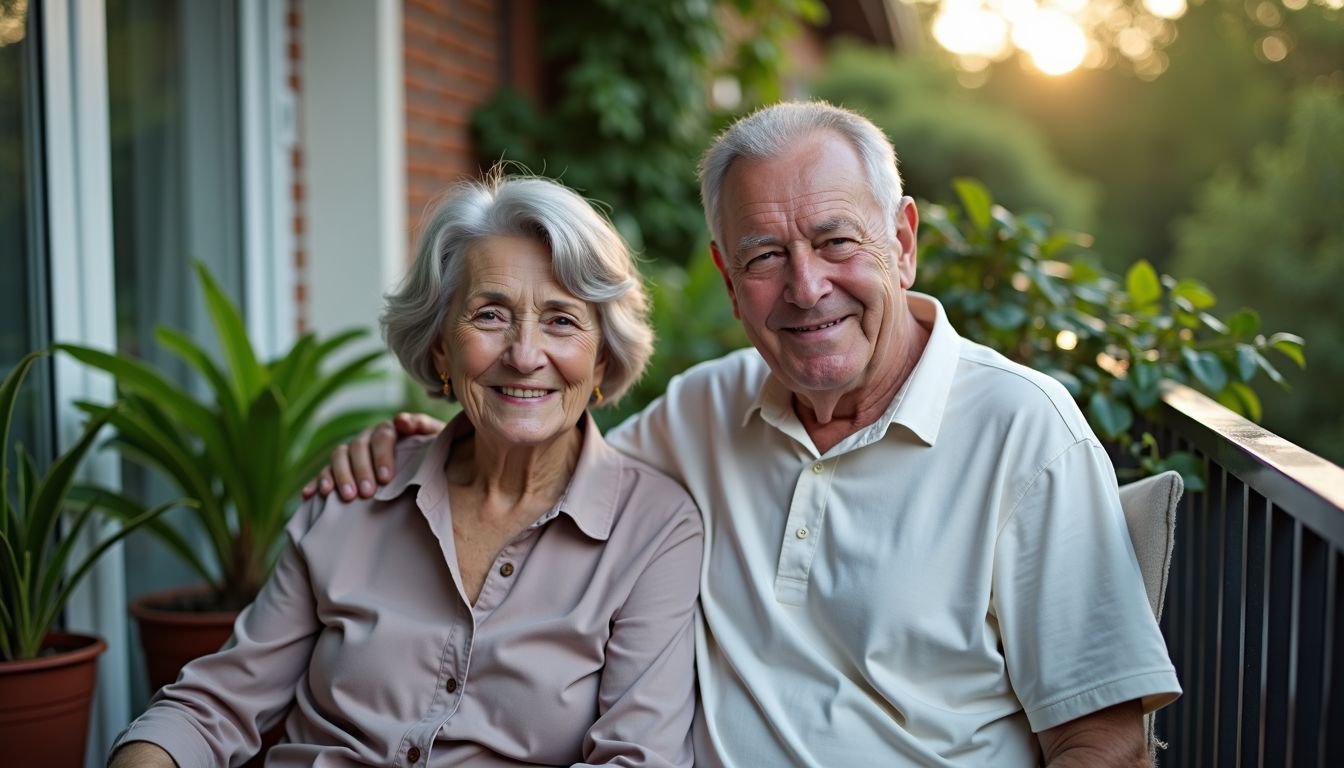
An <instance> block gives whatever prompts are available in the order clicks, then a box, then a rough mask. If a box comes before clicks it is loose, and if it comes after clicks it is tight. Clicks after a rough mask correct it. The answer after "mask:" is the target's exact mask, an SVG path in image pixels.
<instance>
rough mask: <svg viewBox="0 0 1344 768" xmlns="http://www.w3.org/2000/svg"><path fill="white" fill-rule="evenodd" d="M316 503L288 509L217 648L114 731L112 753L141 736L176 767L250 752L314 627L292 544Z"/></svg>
mask: <svg viewBox="0 0 1344 768" xmlns="http://www.w3.org/2000/svg"><path fill="white" fill-rule="evenodd" d="M323 503H324V501H323V500H322V499H320V498H314V499H310V500H309V501H308V502H305V503H304V504H303V505H302V506H301V507H300V508H299V510H298V511H297V512H295V514H294V516H293V518H292V519H291V520H290V522H289V525H288V526H287V527H286V529H285V533H286V539H287V540H286V543H285V548H284V551H283V552H282V554H281V556H280V558H279V561H278V562H277V563H276V566H275V570H274V571H273V572H272V573H271V576H270V578H269V579H267V581H266V584H265V585H264V586H263V587H262V589H261V592H260V593H259V594H258V595H257V598H256V600H255V601H254V602H253V603H252V604H251V605H249V606H248V607H247V608H245V609H244V610H243V611H242V613H240V614H239V615H238V618H237V620H236V621H235V622H234V625H233V636H232V637H231V638H230V639H229V642H228V643H226V644H225V646H224V648H223V649H222V650H220V651H219V652H218V653H214V654H211V655H209V656H203V657H201V658H199V659H196V660H195V661H193V662H191V663H190V664H188V665H187V666H186V667H184V668H183V670H182V674H181V675H179V676H178V679H177V682H175V683H173V684H172V685H167V686H164V687H163V689H162V690H160V691H159V692H158V693H157V694H156V695H155V696H154V699H153V700H152V701H151V702H150V706H149V708H148V709H147V710H146V711H145V713H144V714H142V715H141V716H140V717H138V718H136V719H135V720H133V721H132V722H131V724H130V725H129V726H128V727H127V728H126V730H125V731H123V732H122V733H121V734H120V735H119V736H118V737H117V740H116V742H115V743H114V744H113V748H112V750H111V751H112V752H115V751H116V749H117V748H118V747H120V746H121V745H122V744H126V743H128V742H132V741H148V742H152V743H154V744H157V745H159V746H160V747H163V748H164V749H165V750H166V751H167V752H168V753H169V754H170V755H172V757H173V760H174V761H176V762H177V765H178V768H198V767H199V768H209V767H213V766H221V765H229V764H230V763H231V761H234V760H237V761H238V762H241V759H242V758H246V757H250V756H251V755H253V754H255V753H256V752H257V750H258V749H259V748H260V746H261V734H262V733H264V732H265V731H266V730H268V729H269V728H271V727H273V726H274V725H275V724H276V723H278V722H280V720H281V719H282V718H284V716H285V715H286V714H287V713H288V711H289V708H290V706H291V704H292V702H293V700H294V691H295V686H296V685H297V684H298V681H299V679H300V678H301V677H302V676H303V674H304V672H305V671H306V670H307V668H308V662H309V657H310V656H311V654H312V649H313V644H314V642H315V641H316V638H317V633H318V631H319V630H320V624H319V622H318V620H317V614H316V610H315V607H314V606H315V604H314V597H313V592H312V587H311V582H310V581H309V578H308V568H307V566H306V564H305V563H304V560H303V557H302V555H301V554H300V552H299V549H298V543H299V541H300V540H301V539H302V538H303V536H304V534H305V533H306V532H307V531H308V529H309V527H310V526H311V524H312V521H313V520H314V519H315V518H316V516H317V514H318V512H319V510H320V505H321V504H323Z"/></svg>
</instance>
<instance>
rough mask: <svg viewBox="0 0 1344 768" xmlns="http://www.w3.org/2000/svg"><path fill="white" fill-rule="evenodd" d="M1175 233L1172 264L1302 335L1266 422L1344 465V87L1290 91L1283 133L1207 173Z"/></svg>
mask: <svg viewBox="0 0 1344 768" xmlns="http://www.w3.org/2000/svg"><path fill="white" fill-rule="evenodd" d="M1178 233H1179V238H1178V247H1177V251H1176V262H1175V263H1176V265H1177V267H1178V268H1179V269H1181V270H1182V271H1184V272H1188V273H1191V274H1199V275H1206V276H1207V279H1208V281H1209V283H1210V284H1211V285H1213V286H1215V287H1216V288H1217V289H1218V292H1219V293H1220V294H1223V295H1226V296H1228V297H1231V298H1232V299H1233V300H1234V301H1241V302H1246V301H1254V302H1255V304H1256V306H1258V307H1259V308H1260V310H1261V311H1262V312H1263V314H1264V316H1265V318H1266V320H1267V321H1269V322H1271V323H1274V324H1276V325H1277V324H1285V325H1287V324H1290V323H1291V325H1292V327H1293V328H1297V329H1300V330H1301V331H1302V332H1303V333H1304V334H1305V335H1306V336H1307V337H1308V338H1310V339H1311V343H1312V365H1311V367H1310V368H1309V369H1307V371H1305V372H1297V371H1289V372H1288V379H1289V381H1291V382H1292V383H1293V385H1294V387H1295V388H1294V392H1293V397H1291V398H1284V400H1283V402H1282V403H1276V405H1275V407H1274V408H1273V409H1271V410H1270V411H1268V412H1267V413H1266V418H1265V423H1266V425H1267V426H1268V427H1269V428H1270V429H1272V430H1274V431H1276V432H1279V433H1281V434H1285V435H1291V436H1293V439H1294V440H1298V441H1301V442H1303V443H1304V444H1306V445H1307V446H1310V447H1311V449H1312V450H1314V451H1316V452H1317V453H1320V454H1321V455H1323V456H1326V457H1327V458H1329V459H1331V460H1332V461H1335V462H1337V463H1344V412H1341V410H1340V407H1339V399H1338V386H1339V382H1340V381H1344V324H1342V323H1341V320H1340V318H1341V313H1340V306H1339V302H1340V296H1341V295H1344V88H1338V87H1331V86H1318V87H1315V88H1309V89H1304V90H1302V91H1300V92H1298V93H1297V94H1296V95H1295V97H1294V101H1293V108H1292V116H1291V120H1290V123H1289V129H1288V136H1287V138H1286V140H1285V141H1284V142H1283V143H1282V144H1281V145H1278V146H1269V147H1262V148H1260V149H1259V150H1257V151H1256V152H1255V153H1254V155H1253V157H1252V159H1251V163H1250V169H1249V171H1248V172H1246V173H1237V172H1233V171H1226V172H1224V173H1222V174H1220V175H1218V176H1217V177H1216V178H1214V179H1212V180H1211V181H1210V182H1209V183H1208V184H1207V185H1206V186H1205V187H1204V189H1203V190H1202V192H1201V193H1200V195H1199V196H1198V198H1197V203H1196V208H1195V212H1194V213H1192V214H1191V215H1190V216H1188V217H1186V218H1185V219H1184V220H1183V221H1181V223H1180V225H1179V228H1178Z"/></svg>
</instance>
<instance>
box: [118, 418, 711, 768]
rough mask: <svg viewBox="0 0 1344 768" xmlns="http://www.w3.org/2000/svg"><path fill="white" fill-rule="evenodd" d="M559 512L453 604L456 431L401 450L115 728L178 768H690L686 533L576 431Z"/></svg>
mask: <svg viewBox="0 0 1344 768" xmlns="http://www.w3.org/2000/svg"><path fill="white" fill-rule="evenodd" d="M582 428H583V429H584V430H585V432H586V434H585V439H584V443H583V448H582V451H581V453H580V456H579V460H578V464H577V466H576V468H575V471H574V476H573V478H572V479H571V481H570V484H569V488H568V490H567V491H566V493H565V495H564V497H563V498H562V499H561V500H560V501H559V502H558V503H557V504H556V506H555V507H554V508H553V509H552V510H551V511H550V512H548V513H547V514H546V515H543V516H542V517H541V519H539V520H538V521H537V522H536V523H535V524H534V525H532V526H531V527H529V528H527V529H526V530H524V531H523V532H522V533H521V534H519V535H518V536H517V537H516V538H515V539H513V541H511V542H509V544H508V545H506V546H505V547H504V549H503V550H502V551H500V553H499V556H498V557H497V558H496V560H495V562H494V564H493V565H492V566H491V568H490V572H489V575H488V576H487V578H486V580H485V584H484V586H483V587H482V588H481V591H480V594H479V596H478V597H477V600H476V603H475V605H472V604H470V603H469V602H468V601H467V598H466V596H465V592H464V591H463V589H462V582H461V576H460V574H459V571H458V565H457V557H456V554H455V551H454V546H453V534H452V512H451V510H450V509H449V504H448V484H447V481H446V478H445V474H444V467H445V464H446V462H447V459H448V456H449V453H450V451H451V449H452V444H453V441H454V438H455V437H458V436H461V435H463V434H465V433H466V432H467V431H469V430H470V429H471V425H470V423H469V422H467V421H466V419H464V418H461V417H459V418H458V419H456V420H455V421H454V422H453V423H452V424H450V425H449V427H448V428H447V429H445V430H444V431H443V433H442V434H440V435H439V436H438V437H437V438H434V439H433V440H427V439H422V440H418V441H402V446H400V447H399V449H398V454H399V455H398V456H397V466H398V467H400V468H401V471H400V472H399V473H398V476H397V477H396V478H395V479H394V480H393V481H392V482H391V483H390V484H388V485H387V486H385V487H384V488H382V489H381V490H380V491H379V492H378V494H377V495H376V496H375V497H374V498H372V499H357V500H354V501H350V502H345V501H341V500H340V499H339V498H338V497H336V496H335V495H332V496H330V497H328V498H327V499H325V500H324V499H320V498H315V499H312V500H310V501H308V502H306V503H305V504H304V505H303V506H301V507H300V508H299V510H298V511H297V512H296V513H295V515H294V517H293V519H292V520H291V521H290V523H289V526H288V529H287V534H288V540H287V542H286V546H285V550H284V552H283V553H282V555H281V557H280V559H279V562H278V564H277V566H276V569H275V572H274V574H273V575H272V576H271V578H270V580H269V581H268V582H267V583H266V586H265V587H264V588H263V589H262V591H261V594H260V595H258V596H257V599H256V602H254V603H253V604H252V605H251V606H250V607H248V608H247V609H246V610H245V611H243V612H242V614H240V615H239V617H238V620H237V622H236V623H235V625H234V636H233V639H232V640H231V641H230V643H229V645H227V646H225V649H224V650H222V651H220V652H219V653H217V654H214V655H212V656H207V657H205V658H202V659H198V660H197V661H195V662H193V663H192V664H190V665H189V666H187V668H186V669H185V670H184V671H183V673H182V675H181V677H180V678H179V679H178V681H177V682H176V683H174V684H173V685H170V686H167V687H165V688H164V689H163V690H162V691H161V692H160V693H159V694H158V695H157V696H156V697H155V699H154V701H153V704H152V706H151V707H150V708H149V709H148V710H147V711H146V712H145V713H144V714H143V715H141V716H140V717H139V718H137V719H136V720H135V721H134V722H132V723H131V725H130V726H129V727H128V728H127V729H126V731H125V732H123V733H122V735H121V736H120V737H119V739H118V745H120V744H123V743H126V742H130V741H151V742H154V743H156V744H158V745H160V746H162V747H163V748H164V749H166V750H167V751H168V752H169V753H170V754H172V756H173V758H174V759H175V760H176V761H177V763H178V765H179V766H180V767H181V768H196V767H197V766H201V767H204V766H222V765H227V764H229V763H230V762H232V763H235V764H236V763H238V762H241V761H242V759H243V758H245V757H247V756H248V755H250V754H251V753H253V752H254V751H255V750H256V748H257V744H258V742H259V733H261V732H263V731H264V730H265V729H266V728H268V727H269V726H270V725H272V724H273V723H275V722H277V721H278V720H279V719H280V718H281V717H285V716H286V713H287V719H286V720H285V730H286V736H287V740H288V741H290V742H295V743H283V744H280V745H278V746H276V747H274V748H272V749H271V751H270V753H269V755H268V760H267V763H266V764H267V765H268V766H271V767H272V768H288V767H289V766H295V767H297V766H350V765H382V766H415V768H423V767H424V766H517V765H535V764H543V765H572V764H580V765H586V764H614V765H627V766H686V765H690V764H691V761H692V754H691V743H690V735H689V733H690V725H691V715H692V710H693V708H694V704H695V692H694V685H695V673H694V668H693V663H694V662H693V647H694V637H693V624H692V619H693V613H694V610H695V597H696V586H697V583H698V579H699V574H700V559H701V549H702V537H703V534H702V528H701V521H700V514H699V512H698V511H697V509H696V508H695V506H694V504H693V503H692V502H691V500H690V498H689V497H688V496H687V494H686V492H685V491H684V490H683V489H682V488H681V487H680V486H679V485H677V484H676V483H675V482H673V481H672V480H670V479H668V478H667V477H666V476H664V475H662V474H660V473H658V472H656V471H655V470H653V469H650V468H649V467H647V466H646V465H644V464H641V463H639V462H637V461H635V460H633V459H630V458H627V457H624V456H622V455H621V454H619V453H617V452H616V451H615V450H614V449H612V448H610V447H609V446H608V445H607V444H606V442H605V441H604V440H603V439H602V437H601V435H600V434H599V432H598V429H597V427H596V425H594V424H593V423H592V420H591V418H589V417H585V420H584V424H583V426H582Z"/></svg>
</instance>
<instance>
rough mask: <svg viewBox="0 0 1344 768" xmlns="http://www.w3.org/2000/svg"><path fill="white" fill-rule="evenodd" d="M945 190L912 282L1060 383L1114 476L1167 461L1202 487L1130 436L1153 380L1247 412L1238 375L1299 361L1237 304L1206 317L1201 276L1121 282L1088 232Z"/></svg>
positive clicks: (1194, 472)
mask: <svg viewBox="0 0 1344 768" xmlns="http://www.w3.org/2000/svg"><path fill="white" fill-rule="evenodd" d="M955 188H956V192H957V196H958V198H959V200H960V205H955V204H953V205H929V206H926V207H925V208H924V212H923V216H922V220H923V223H924V227H922V228H921V229H922V234H921V237H920V266H919V278H918V282H917V287H918V288H920V289H921V290H924V291H927V292H929V293H931V294H933V295H935V296H937V297H938V298H939V300H940V301H941V302H942V304H943V306H944V308H945V309H946V310H947V314H948V319H949V320H950V321H951V322H952V325H953V326H954V327H956V328H957V329H958V330H959V331H960V332H961V333H962V334H963V335H964V336H966V337H968V338H970V339H973V340H975V341H978V342H980V343H982V344H985V345H987V346H989V347H992V348H994V349H996V350H998V351H999V352H1002V353H1003V354H1004V355H1005V356H1007V357H1009V358H1011V359H1013V360H1016V361H1017V362H1019V363H1023V364H1025V365H1028V366H1031V367H1032V368H1035V369H1037V370H1040V371H1043V372H1045V373H1048V374H1050V375H1051V376H1053V377H1054V378H1056V379H1057V380H1059V381H1060V383H1062V384H1063V385H1064V386H1065V388H1066V389H1068V391H1069V393H1070V394H1071V395H1073V397H1074V399H1075V400H1076V401H1077V402H1078V404H1079V405H1080V406H1081V407H1082V408H1083V411H1084V413H1085V414H1087V418H1088V421H1089V422H1090V423H1091V425H1092V427H1093V429H1095V430H1096V432H1097V434H1098V435H1099V436H1100V437H1101V438H1102V439H1104V440H1107V441H1110V442H1112V443H1114V444H1116V445H1118V447H1119V448H1120V450H1121V451H1122V452H1123V453H1124V454H1126V455H1128V456H1130V457H1131V458H1132V459H1133V461H1134V463H1135V465H1136V467H1135V468H1133V469H1132V470H1123V471H1125V472H1132V473H1136V474H1148V473H1153V472H1157V471H1161V470H1163V469H1176V470H1178V471H1180V472H1181V474H1182V475H1184V476H1185V481H1186V487H1187V488H1191V489H1196V488H1200V487H1202V479H1201V477H1200V472H1199V467H1198V466H1197V465H1196V464H1195V462H1194V459H1193V457H1192V456H1190V455H1189V454H1185V453H1173V454H1170V455H1167V456H1162V455H1160V454H1159V452H1158V449H1157V442H1156V440H1154V439H1153V437H1152V435H1151V434H1148V433H1140V434H1138V435H1135V434H1133V432H1134V431H1135V430H1134V425H1135V417H1136V415H1152V414H1153V413H1154V409H1155V408H1156V407H1157V405H1158V403H1159V402H1160V400H1161V394H1162V382H1163V381H1164V380H1173V381H1178V382H1181V383H1185V384H1189V385H1191V386H1194V387H1195V388H1197V389H1200V390H1202V391H1204V392H1205V393H1207V394H1209V395H1210V396H1212V397H1214V398H1216V399H1217V400H1218V401H1219V402H1221V403H1222V404H1223V405H1225V406H1227V407H1228V408H1230V409H1232V410H1234V411H1236V412H1238V413H1241V414H1243V415H1245V416H1247V417H1248V418H1250V419H1252V420H1259V419H1260V417H1261V411H1262V407H1261V402H1260V399H1259V397H1258V396H1257V395H1256V394H1255V391H1254V390H1253V389H1251V387H1250V386H1249V382H1251V381H1252V380H1254V379H1255V378H1256V377H1257V376H1260V375H1265V376H1267V377H1268V378H1270V379H1271V380H1273V381H1275V382H1279V383H1282V381H1283V377H1282V375H1281V374H1280V373H1279V371H1278V369H1277V368H1276V367H1275V365H1274V364H1273V363H1272V362H1271V361H1270V359H1269V358H1270V355H1271V353H1273V354H1277V355H1279V356H1281V357H1283V358H1286V359H1288V360H1290V361H1292V362H1293V363H1295V364H1297V365H1299V366H1301V365H1305V363H1306V360H1305V357H1304V356H1303V351H1302V347H1303V341H1302V339H1301V338H1300V337H1298V336H1295V335H1293V334H1290V333H1274V334H1271V335H1268V336H1266V335H1265V334H1264V333H1262V332H1261V328H1260V318H1259V315H1258V314H1257V313H1256V312H1254V311H1253V310H1250V309H1241V310H1238V311H1236V312H1233V313H1232V314H1230V315H1227V316H1225V317H1222V318H1220V317H1218V316H1217V315H1215V314H1213V312H1212V310H1213V307H1214V305H1215V303H1216V299H1215V297H1214V295H1213V293H1212V292H1211V291H1210V290H1209V289H1208V288H1207V287H1206V286H1205V285H1204V284H1202V283H1200V282H1198V281H1196V280H1189V279H1176V278H1174V277H1171V276H1169V275H1159V274H1158V272H1157V271H1156V270H1155V269H1154V268H1153V267H1152V265H1151V264H1149V263H1148V262H1147V261H1139V262H1137V263H1135V264H1134V265H1133V266H1131V267H1130V268H1129V270H1128V272H1127V274H1126V275H1125V276H1124V277H1123V278H1121V277H1119V276H1117V275H1115V274H1112V273H1110V272H1108V271H1106V270H1105V269H1104V268H1103V267H1101V266H1100V260H1099V259H1098V258H1097V257H1096V255H1095V254H1093V253H1091V252H1090V251H1089V250H1088V249H1087V246H1088V245H1089V241H1088V238H1086V237H1083V236H1079V235H1074V234H1070V233H1065V232H1058V231H1054V230H1052V229H1051V228H1050V226H1049V224H1048V222H1047V221H1046V220H1045V219H1043V218H1041V217H1036V216H1030V215H1028V216H1015V215H1013V214H1012V213H1010V212H1009V211H1007V210H1005V209H1004V208H1002V207H1000V206H996V205H994V202H993V200H992V198H991V197H990V194H989V192H988V191H987V190H986V189H985V187H984V186H983V185H982V184H980V183H979V182H977V181H972V180H969V179H958V180H957V181H956V182H955Z"/></svg>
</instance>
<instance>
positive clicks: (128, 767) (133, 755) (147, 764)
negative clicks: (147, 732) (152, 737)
mask: <svg viewBox="0 0 1344 768" xmlns="http://www.w3.org/2000/svg"><path fill="white" fill-rule="evenodd" d="M108 768H177V763H175V762H173V757H172V755H170V754H168V753H167V752H166V751H164V749H163V747H160V746H159V745H158V744H151V743H150V742H148V741H132V742H128V743H126V744H123V745H121V747H120V748H119V749H117V751H116V752H113V753H112V760H111V761H110V762H109V763H108Z"/></svg>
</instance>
